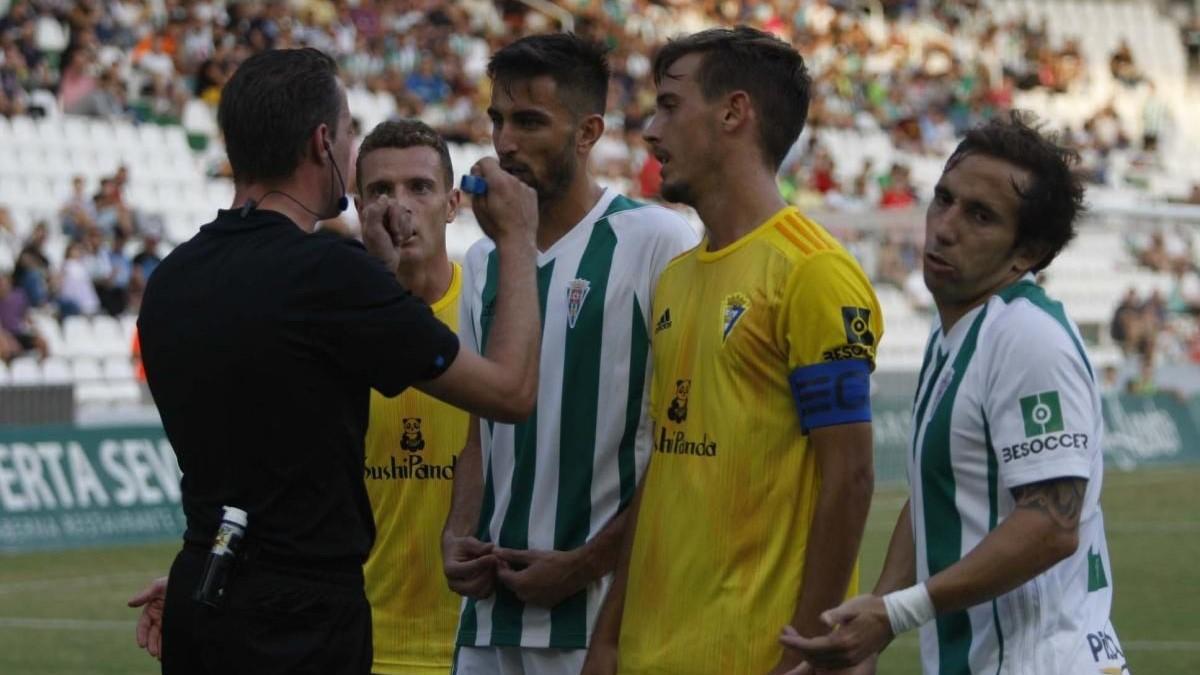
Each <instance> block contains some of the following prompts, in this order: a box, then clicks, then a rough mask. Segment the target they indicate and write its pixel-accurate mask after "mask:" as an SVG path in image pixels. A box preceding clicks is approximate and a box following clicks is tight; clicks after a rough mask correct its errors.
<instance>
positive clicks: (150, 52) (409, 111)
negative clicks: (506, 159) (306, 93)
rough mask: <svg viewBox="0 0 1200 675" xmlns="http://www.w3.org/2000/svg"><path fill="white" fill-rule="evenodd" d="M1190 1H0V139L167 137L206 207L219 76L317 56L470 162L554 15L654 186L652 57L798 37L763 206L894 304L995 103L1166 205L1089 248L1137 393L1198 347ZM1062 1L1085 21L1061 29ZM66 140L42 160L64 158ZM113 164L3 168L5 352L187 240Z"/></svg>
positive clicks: (637, 171) (621, 161) (1120, 362)
mask: <svg viewBox="0 0 1200 675" xmlns="http://www.w3.org/2000/svg"><path fill="white" fill-rule="evenodd" d="M1198 4H1200V3H1196V2H1193V1H1191V0H1187V1H1182V2H1172V1H1169V0H1163V1H1161V2H1117V1H1111V2H1106V1H1104V0H1100V1H1099V2H1094V1H1090V0H1089V1H1088V2H1081V1H1079V0H1049V1H1047V2H1045V3H1040V2H1032V1H1028V0H1005V1H1004V2H985V1H984V0H957V1H949V0H890V1H889V0H874V1H871V2H861V1H853V0H842V1H838V0H556V1H555V2H519V1H517V0H456V1H455V2H442V1H439V0H357V1H355V0H266V1H260V0H243V1H226V0H211V1H196V2H186V1H183V0H74V1H67V0H0V131H4V125H8V129H9V131H8V132H7V133H8V134H9V136H7V138H9V139H15V141H16V140H20V137H21V135H22V134H24V133H28V131H27V130H28V129H32V128H34V127H33V126H31V125H28V124H26V122H24V121H22V120H30V119H46V118H57V119H70V118H73V117H83V118H90V120H93V121H96V120H98V121H102V122H104V123H105V124H114V125H118V126H120V127H122V128H125V127H128V126H130V125H133V126H135V127H139V128H140V127H144V126H149V125H155V126H163V127H166V128H168V129H176V128H182V129H183V130H184V131H183V132H182V133H181V134H180V135H181V136H184V137H186V139H187V147H188V153H190V154H189V156H188V157H187V158H186V161H185V163H187V164H188V166H187V167H185V171H194V172H195V173H196V174H197V175H198V176H199V177H200V179H203V180H205V181H209V182H213V184H215V185H221V186H224V187H223V188H222V190H224V192H221V190H216V191H215V192H211V193H205V195H206V197H205V198H206V199H207V196H208V195H209V194H231V191H230V190H229V189H228V177H229V169H228V166H226V165H225V163H224V161H223V156H222V151H221V144H220V138H219V134H218V133H217V131H216V128H215V124H214V123H213V114H214V111H215V107H216V105H217V104H218V102H219V100H220V96H221V87H222V85H223V84H224V83H225V82H226V81H227V80H228V78H229V77H230V75H231V74H232V72H233V71H234V69H235V68H236V67H237V65H238V63H239V62H241V61H242V60H243V59H245V58H246V57H247V56H249V55H250V54H252V53H255V52H257V51H260V50H263V49H271V48H286V47H298V46H312V47H316V48H319V49H322V50H324V51H326V52H328V53H330V54H331V55H333V56H334V57H335V58H336V59H337V60H338V62H339V64H340V66H341V70H342V75H343V78H344V80H345V82H346V84H347V88H348V89H349V90H351V94H352V96H351V112H352V114H354V115H355V117H356V127H357V130H358V132H359V133H365V132H366V131H369V129H370V126H373V124H374V123H376V122H378V121H380V120H381V119H384V118H387V117H392V116H403V117H420V118H422V119H423V120H425V121H426V122H428V123H430V124H431V125H433V126H434V127H436V128H437V129H439V130H440V131H441V132H442V133H443V134H445V136H446V137H447V139H448V140H450V141H451V142H452V143H454V144H455V147H456V148H459V149H460V150H458V151H456V154H457V155H458V156H461V155H462V153H463V152H466V153H467V154H468V155H470V154H471V153H474V154H476V155H478V154H482V153H484V152H487V151H488V146H489V145H490V132H491V125H490V122H489V120H488V118H487V116H486V114H485V113H484V110H485V109H486V106H487V101H488V98H489V96H490V89H489V87H490V82H489V80H488V79H487V77H486V75H485V69H486V65H487V60H488V57H489V55H490V54H491V53H492V51H493V50H495V49H496V48H498V47H499V46H502V45H504V44H506V43H507V42H509V41H511V40H513V39H514V38H516V37H519V36H521V35H525V34H529V33H536V32H544V31H551V30H559V29H564V28H569V29H572V30H574V31H575V32H577V33H580V34H583V35H586V36H589V37H591V38H593V39H595V40H599V41H602V42H604V43H605V44H607V45H608V46H609V47H610V48H611V57H610V58H611V64H612V67H613V79H612V84H611V87H610V96H609V99H610V100H609V107H608V111H609V112H608V115H607V120H606V121H607V132H606V134H605V137H604V138H603V139H602V141H601V142H600V143H599V144H598V145H597V147H596V148H595V151H594V152H593V156H592V157H593V163H594V166H593V169H594V171H595V172H596V173H597V175H599V176H601V177H602V180H603V182H604V183H606V184H607V185H610V186H613V187H616V188H618V189H620V190H622V191H624V192H626V193H628V194H630V195H632V196H635V197H640V198H646V199H654V198H656V197H657V193H658V183H659V179H658V166H657V163H656V160H655V159H654V158H653V157H652V156H651V155H649V154H648V153H647V151H646V148H645V145H644V143H643V141H642V140H641V137H640V131H641V128H642V127H643V126H644V125H645V123H646V120H647V119H648V117H649V116H650V115H651V114H652V113H653V106H654V86H653V80H652V76H651V72H650V71H651V62H652V61H651V60H652V58H653V54H654V52H655V49H656V48H657V47H658V46H660V45H661V44H663V43H664V42H665V41H666V40H667V39H668V38H670V37H671V36H672V35H676V34H680V33H687V32H693V31H697V30H701V29H704V28H707V27H710V26H714V25H731V24H735V23H745V24H750V25H754V26H757V27H760V28H763V29H765V30H768V31H771V32H773V33H775V34H777V35H778V36H780V37H781V38H782V39H784V40H787V41H789V42H791V43H792V44H794V45H795V46H796V47H797V48H798V49H799V50H800V51H801V52H802V53H803V54H804V56H805V60H806V63H807V64H808V67H809V69H810V71H811V74H812V76H813V80H814V91H813V97H812V106H811V111H810V115H809V122H808V128H807V129H806V131H805V133H804V135H803V136H802V137H801V139H800V141H799V142H797V144H796V146H795V148H794V149H793V151H792V153H791V154H790V155H789V157H788V158H787V160H786V161H785V163H784V166H783V167H782V169H781V171H780V175H779V182H780V186H781V189H782V191H783V193H784V195H785V196H786V197H787V198H788V199H789V200H790V201H791V202H793V203H795V204H797V205H798V206H800V207H801V208H803V209H805V210H807V211H811V212H817V213H824V214H840V217H835V215H831V216H830V217H829V218H828V220H827V222H828V224H829V227H830V229H831V230H832V231H833V232H834V233H835V234H836V235H837V236H839V237H840V238H841V239H842V240H843V241H844V242H846V244H847V246H848V247H849V248H851V250H852V251H853V252H855V254H856V255H857V256H858V257H859V259H860V261H861V262H862V263H863V265H864V267H865V268H866V269H867V271H868V273H869V274H870V275H871V276H872V277H873V279H874V280H875V281H876V282H877V283H878V284H879V285H880V286H881V287H889V288H891V289H894V290H895V291H896V293H895V294H891V293H889V294H888V297H893V295H894V297H898V298H901V299H902V302H904V303H905V306H904V307H903V308H901V309H900V310H899V311H898V314H897V315H898V316H906V315H908V313H909V312H911V313H913V314H914V315H915V316H918V317H923V316H924V313H926V312H928V311H929V309H930V298H929V297H928V294H927V293H926V292H925V290H924V287H923V284H922V283H921V276H920V267H919V264H920V257H921V256H920V246H921V241H922V236H923V235H922V233H921V216H920V213H921V209H922V204H923V202H925V201H926V200H927V199H928V197H929V194H930V192H929V191H930V188H931V186H932V181H933V180H936V176H937V174H938V173H939V172H940V168H941V163H942V162H943V161H944V159H945V157H946V156H947V155H948V154H949V152H950V150H951V149H952V148H953V147H954V145H955V143H956V142H957V138H959V137H960V136H961V134H962V133H963V132H964V130H965V129H967V128H969V127H971V126H973V125H975V124H978V123H980V122H982V121H985V120H987V119H989V118H991V117H993V116H995V115H997V114H1001V113H1004V112H1005V111H1007V110H1008V109H1010V108H1012V107H1020V108H1029V109H1032V110H1034V111H1035V112H1037V113H1039V115H1041V116H1042V117H1043V118H1045V119H1046V120H1047V121H1048V122H1049V124H1050V125H1051V126H1052V127H1053V128H1056V129H1058V130H1060V131H1061V132H1062V133H1063V135H1064V138H1066V139H1067V140H1068V141H1069V142H1070V143H1071V144H1072V145H1073V146H1074V147H1075V148H1077V149H1078V150H1079V152H1080V154H1081V159H1082V162H1081V169H1082V170H1083V171H1084V172H1085V175H1086V177H1087V180H1088V181H1089V182H1090V183H1091V184H1092V188H1093V189H1092V190H1091V191H1090V192H1091V193H1092V194H1093V198H1092V201H1093V202H1094V203H1096V204H1101V205H1103V204H1109V203H1111V202H1112V201H1113V200H1116V201H1117V202H1119V205H1120V206H1121V207H1122V208H1124V207H1127V206H1131V205H1132V206H1136V207H1138V208H1143V209H1146V208H1149V209H1150V210H1151V211H1153V209H1155V208H1157V207H1158V205H1170V204H1172V203H1177V204H1178V205H1180V206H1179V208H1181V209H1184V211H1182V213H1184V214H1185V215H1184V216H1182V217H1179V216H1173V217H1172V219H1169V220H1165V221H1163V220H1157V219H1155V218H1146V217H1138V218H1134V219H1131V220H1129V221H1128V222H1134V221H1137V222H1141V223H1143V224H1140V225H1138V226H1137V227H1124V228H1122V229H1120V231H1119V235H1120V236H1119V237H1117V238H1115V239H1111V241H1115V242H1117V244H1118V248H1119V250H1115V251H1113V254H1112V260H1111V261H1109V262H1110V263H1111V264H1112V265H1118V266H1120V265H1124V266H1126V267H1128V268H1130V269H1129V270H1126V271H1127V272H1128V275H1126V276H1128V278H1130V279H1136V280H1137V281H1138V283H1136V284H1133V286H1134V287H1130V288H1128V289H1126V288H1122V289H1121V292H1124V295H1123V296H1122V295H1121V293H1120V292H1118V293H1114V294H1113V296H1114V297H1112V298H1111V303H1110V304H1109V306H1108V308H1107V309H1105V310H1104V313H1105V316H1104V318H1103V320H1102V321H1099V320H1098V321H1097V323H1098V324H1103V325H1105V327H1106V328H1107V330H1102V331H1100V334H1098V335H1096V336H1094V341H1095V342H1096V343H1098V344H1101V345H1102V346H1107V347H1109V348H1110V350H1111V353H1112V354H1114V355H1118V356H1113V357H1112V358H1110V359H1109V362H1108V363H1107V365H1111V366H1113V367H1114V369H1116V370H1117V371H1118V375H1119V380H1120V386H1122V387H1125V386H1138V387H1143V388H1146V387H1151V386H1153V383H1152V380H1153V377H1152V374H1153V370H1154V368H1155V367H1156V366H1157V365H1158V364H1159V363H1161V361H1162V359H1168V360H1171V361H1191V362H1200V337H1197V336H1198V335H1200V331H1197V329H1196V315H1197V313H1198V312H1200V277H1198V276H1197V271H1196V270H1197V258H1196V256H1195V249H1194V247H1193V245H1192V239H1193V237H1192V235H1191V229H1192V228H1193V227H1194V226H1195V224H1196V223H1197V222H1200V218H1196V217H1195V216H1194V215H1188V214H1190V213H1192V212H1190V211H1187V210H1186V207H1185V206H1183V205H1186V204H1189V203H1190V204H1200V164H1198V163H1197V162H1196V158H1197V157H1198V156H1200V155H1197V154H1196V153H1194V152H1191V150H1192V149H1194V148H1196V147H1200V145H1197V143H1200V139H1197V138H1195V137H1194V136H1191V135H1189V129H1190V128H1191V127H1197V126H1200V125H1197V124H1196V123H1197V121H1198V120H1197V118H1196V114H1195V113H1194V112H1191V111H1192V110H1194V108H1191V107H1189V102H1190V101H1192V100H1193V98H1191V97H1194V91H1195V88H1196V86H1195V84H1194V82H1193V81H1192V79H1193V78H1194V77H1195V76H1196V73H1197V71H1198V70H1200V7H1198ZM535 7H536V9H535ZM1073 12H1078V13H1079V16H1080V17H1085V18H1086V20H1085V19H1081V20H1079V21H1076V20H1073V19H1071V20H1068V19H1070V18H1071V17H1073V16H1075V15H1074V14H1072V13H1073ZM1064 17H1067V18H1064ZM1128 17H1133V18H1136V19H1138V21H1134V22H1133V23H1132V24H1131V23H1129V22H1128V21H1127V18H1128ZM1089 22H1090V23H1089ZM1143 24H1152V26H1153V30H1154V31H1157V32H1153V33H1149V32H1147V31H1150V30H1151V28H1147V27H1145V26H1143ZM1096 26H1101V27H1102V28H1104V31H1103V35H1104V36H1106V39H1105V40H1099V39H1098V38H1097V33H1096V32H1095V31H1094V30H1093V29H1094V28H1095V27H1096ZM1138 26H1141V27H1138ZM1138 31H1142V32H1138ZM1164 37H1165V38H1168V39H1165V40H1161V39H1157V38H1164ZM1164 42H1165V44H1164ZM1147 43H1149V44H1147ZM1164 55H1165V56H1164ZM360 101H361V102H364V105H361V106H360V105H357V102H360ZM365 103H369V104H370V105H369V106H367V105H365ZM1189 116H1190V117H1189ZM38 128H41V127H38ZM55 128H57V127H55ZM89 128H92V127H89ZM106 128H107V127H106ZM114 128H115V127H114ZM4 138H6V137H5V136H3V135H0V144H3V143H4V142H5V141H4ZM156 138H157V137H156ZM15 141H14V142H15ZM181 143H182V141H181ZM462 148H466V149H468V150H461V149H462ZM65 152H66V153H67V154H64V155H58V156H61V157H71V156H72V155H70V154H69V152H70V151H69V149H68V150H67V151H65ZM5 154H9V153H5ZM10 159H11V157H10ZM6 161H9V160H6ZM13 161H15V159H14V160H13ZM112 168H113V167H111V166H109V167H108V169H106V170H105V171H104V172H102V173H98V172H96V171H92V172H90V173H74V172H73V171H72V168H71V167H70V166H66V167H61V170H60V171H59V172H58V174H56V175H58V176H59V179H58V180H57V181H56V182H54V183H52V184H51V185H52V187H51V188H49V189H48V190H47V192H49V193H51V196H52V198H53V200H54V204H55V208H54V210H53V212H52V213H51V212H47V210H46V209H40V210H39V209H34V208H32V207H31V208H17V207H13V206H12V204H6V203H5V196H6V194H7V195H10V201H13V203H14V204H15V203H16V201H14V200H17V199H18V198H19V197H20V193H21V192H23V191H24V187H23V186H24V185H25V183H21V182H20V181H21V180H23V179H24V177H23V176H22V175H21V171H22V169H21V168H20V167H11V170H10V171H9V173H7V174H3V173H0V272H2V274H0V279H2V280H0V360H5V361H7V360H11V359H13V358H14V357H16V356H18V355H21V354H26V355H35V356H44V355H46V354H47V353H48V352H50V351H53V350H52V348H51V347H49V346H48V344H47V342H48V341H47V340H46V339H45V336H41V335H39V331H38V329H37V322H35V321H33V320H32V319H33V317H34V316H35V315H37V314H39V313H41V314H45V315H49V316H53V317H54V318H56V319H62V318H65V317H69V316H73V315H83V316H88V315H94V314H97V313H105V314H110V315H113V316H119V315H129V314H132V313H136V311H137V307H138V303H139V299H140V294H141V291H142V289H143V288H144V287H145V283H146V279H147V278H148V277H149V275H150V274H151V273H152V272H153V270H154V266H155V265H156V264H157V263H158V261H159V260H160V259H161V257H162V256H163V255H165V253H166V252H167V251H169V249H170V246H171V245H173V244H175V243H178V241H180V240H181V239H183V238H184V236H185V235H186V233H187V231H188V230H187V227H182V228H181V227H171V224H172V223H171V222H169V221H170V219H169V217H168V216H164V215H163V214H164V212H165V206H163V204H165V203H166V202H168V201H171V200H170V199H169V198H168V197H166V196H163V195H164V193H162V192H158V193H155V194H152V195H150V196H148V197H146V198H145V199H142V197H141V195H143V194H145V191H144V190H143V191H141V192H140V193H139V194H137V195H133V194H131V193H132V192H133V189H134V187H136V186H135V185H132V184H131V180H132V181H135V182H136V181H137V180H139V179H143V178H145V177H146V174H148V173H150V174H152V173H154V170H153V169H152V168H147V167H143V166H139V165H138V164H136V163H127V162H123V161H122V162H121V163H119V164H118V165H117V166H116V167H115V170H111V169H112ZM139 174H141V175H140V176H139ZM198 180H199V179H198ZM5 181H8V182H9V189H7V190H6V189H5V186H4V185H3V183H4V182H5ZM351 182H352V181H351ZM206 184H207V183H206ZM13 195H15V196H13ZM150 197H155V200H151V199H150ZM189 198H190V197H189ZM145 204H151V208H147V207H145V206H144V205H145ZM227 205H228V204H227V203H219V202H214V201H213V200H209V201H207V202H204V203H202V204H201V205H200V207H198V208H197V209H195V210H194V211H192V212H189V213H188V216H189V217H191V216H192V215H196V217H197V219H196V220H195V222H191V223H190V228H191V231H194V230H195V228H196V227H198V226H199V225H200V224H201V223H202V222H205V221H204V220H203V219H198V218H199V214H201V213H203V211H202V210H201V208H205V209H208V210H209V213H210V214H211V212H212V210H215V209H216V208H219V207H225V206H227ZM160 206H161V207H162V208H159V207H160ZM893 213H895V214H900V215H897V216H896V217H891V216H890V215H889V214H893ZM914 214H916V215H914ZM348 220H350V221H353V218H352V217H350V218H348ZM1145 223H1149V224H1145ZM348 227H349V229H350V230H352V229H353V223H352V222H351V223H349V225H348ZM1101 271H1102V272H1103V270H1101ZM1130 275H1132V276H1130ZM1148 280H1149V281H1148ZM885 309H886V305H885ZM1070 309H1071V307H1070V305H1068V310H1070ZM921 337H923V336H921ZM1147 369H1148V370H1147ZM1144 371H1145V372H1149V373H1150V374H1151V375H1150V376H1149V377H1150V380H1151V381H1150V382H1147V381H1146V379H1147V378H1146V376H1145V372H1144ZM1131 383H1132V384H1131Z"/></svg>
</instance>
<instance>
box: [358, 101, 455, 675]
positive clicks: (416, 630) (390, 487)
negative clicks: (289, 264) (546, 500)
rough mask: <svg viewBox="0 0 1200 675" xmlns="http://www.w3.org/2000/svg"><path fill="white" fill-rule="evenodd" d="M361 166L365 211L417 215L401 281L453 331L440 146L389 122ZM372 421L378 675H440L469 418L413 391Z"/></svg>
mask: <svg viewBox="0 0 1200 675" xmlns="http://www.w3.org/2000/svg"><path fill="white" fill-rule="evenodd" d="M356 166H357V175H358V194H359V195H360V196H359V197H358V198H356V203H357V204H358V205H359V208H360V210H361V209H362V207H363V205H365V204H367V203H371V202H373V201H375V200H377V199H379V198H381V197H384V198H390V199H393V200H395V203H396V204H397V205H399V206H401V207H403V208H407V209H409V210H410V211H411V212H412V222H413V230H414V234H413V236H412V237H410V238H409V239H408V240H407V241H405V242H404V243H403V244H402V245H401V247H400V249H399V251H400V264H399V268H398V272H397V277H398V278H399V279H400V282H401V284H403V285H404V287H405V288H407V289H409V291H411V292H412V293H413V294H415V295H417V296H419V297H420V298H421V299H423V300H424V301H425V302H427V303H429V306H430V307H431V308H432V309H433V313H434V315H435V316H437V318H438V319H440V320H441V321H442V322H443V323H445V324H446V325H447V326H449V327H450V328H451V329H453V330H455V331H457V330H458V314H459V303H458V298H459V294H460V290H461V285H462V271H461V269H460V268H459V266H458V265H457V264H455V263H453V262H451V261H450V259H449V257H448V256H447V255H446V224H447V223H449V222H451V221H453V220H454V217H455V215H457V212H458V206H459V199H460V194H459V192H458V190H456V189H455V188H454V174H453V169H452V167H451V164H450V152H449V150H448V149H447V147H446V143H445V141H444V140H443V139H442V138H441V136H440V135H438V133H437V132H436V131H434V130H433V129H431V128H429V127H428V126H427V125H425V124H424V123H422V122H419V121H417V120H402V121H395V122H384V123H382V124H380V125H379V126H377V127H375V129H374V130H373V131H372V132H371V133H370V134H369V135H367V137H366V138H365V139H363V142H362V145H361V146H360V147H359V151H358V161H357V163H356ZM370 415H371V417H370V423H369V425H368V426H367V437H366V482H367V494H368V496H369V497H370V499H371V511H372V512H373V513H374V515H375V530H376V538H375V547H374V548H373V549H371V555H370V557H369V558H368V559H367V562H366V564H365V565H364V567H363V573H364V578H365V582H366V589H367V599H368V600H369V601H370V603H371V623H372V627H373V628H372V638H373V643H374V649H375V655H374V661H373V664H372V667H371V670H372V672H373V673H376V675H419V674H422V673H439V674H443V673H446V672H448V671H449V669H450V663H451V660H452V657H453V653H454V631H455V626H456V625H457V623H458V605H459V597H458V596H457V595H456V594H454V593H452V592H451V591H450V589H449V588H447V587H446V583H445V581H444V579H443V573H442V549H441V533H442V524H443V522H444V521H445V517H446V512H447V511H448V510H449V508H450V491H451V486H452V485H453V482H454V481H453V479H454V472H455V470H456V469H457V468H458V467H457V464H458V459H457V454H458V452H459V451H461V450H462V447H463V444H464V443H465V442H466V438H467V419H468V415H467V413H465V412H463V411H461V410H459V409H458V408H455V407H453V406H451V405H449V404H447V403H443V402H442V401H439V400H437V399H435V398H433V397H432V396H428V395H426V394H424V393H421V392H420V391H418V390H416V389H408V390H406V391H404V392H403V393H402V394H400V395H399V396H397V397H395V398H390V399H389V398H385V397H384V396H383V395H381V394H380V393H379V392H377V391H372V392H371V413H370Z"/></svg>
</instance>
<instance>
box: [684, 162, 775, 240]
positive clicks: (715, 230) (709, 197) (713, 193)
mask: <svg viewBox="0 0 1200 675" xmlns="http://www.w3.org/2000/svg"><path fill="white" fill-rule="evenodd" d="M727 175H730V176H732V175H739V174H732V173H728V174H727ZM784 206H787V202H786V201H784V199H783V197H782V196H781V195H780V194H779V186H778V185H776V183H775V177H774V176H773V175H771V174H769V173H767V172H766V171H765V170H759V171H748V172H746V173H743V174H740V177H739V178H738V179H731V180H729V181H728V182H723V183H722V185H721V186H719V187H717V188H716V189H710V190H705V191H703V192H702V194H701V195H700V197H699V198H698V199H697V200H696V204H695V207H696V213H698V214H700V220H702V221H703V222H704V229H705V231H706V232H707V235H708V250H710V251H719V250H721V249H723V248H725V247H726V246H729V245H730V244H732V243H734V242H735V241H737V240H738V239H741V238H742V237H744V236H746V235H747V234H749V233H750V232H751V231H753V230H754V228H756V227H758V226H759V225H762V224H763V223H764V222H766V221H767V219H768V218H770V217H771V216H773V215H775V214H776V213H778V212H779V210H780V209H782V208H783V207H784Z"/></svg>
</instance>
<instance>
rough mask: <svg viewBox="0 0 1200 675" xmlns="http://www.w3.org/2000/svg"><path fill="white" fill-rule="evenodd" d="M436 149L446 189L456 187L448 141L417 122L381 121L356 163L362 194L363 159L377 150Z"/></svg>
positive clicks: (360, 192)
mask: <svg viewBox="0 0 1200 675" xmlns="http://www.w3.org/2000/svg"><path fill="white" fill-rule="evenodd" d="M415 147H426V148H433V150H434V151H435V152H437V154H438V157H439V158H440V159H441V162H442V178H444V179H445V183H444V186H445V188H446V190H450V189H453V188H454V166H453V165H452V164H451V163H450V148H448V147H447V146H446V139H444V138H442V135H441V134H439V133H438V132H436V131H434V130H433V129H432V128H431V127H430V126H429V125H428V124H425V123H424V122H422V121H421V120H417V119H404V120H393V121H389V122H380V123H379V124H378V125H377V126H376V127H375V128H374V129H372V130H371V133H369V134H367V137H366V138H364V139H363V142H362V145H360V146H358V159H357V160H355V163H354V167H355V169H357V170H356V171H355V172H354V173H355V174H357V176H358V193H359V194H360V195H361V194H362V191H363V184H362V165H363V158H364V157H366V156H367V155H369V154H371V153H372V152H374V151H375V150H384V149H387V148H399V149H403V148H415Z"/></svg>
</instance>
